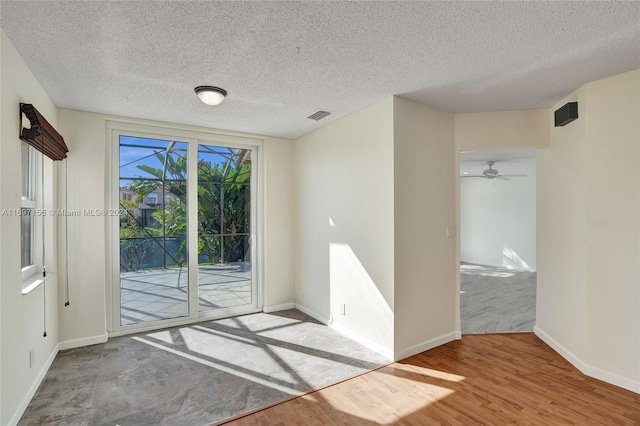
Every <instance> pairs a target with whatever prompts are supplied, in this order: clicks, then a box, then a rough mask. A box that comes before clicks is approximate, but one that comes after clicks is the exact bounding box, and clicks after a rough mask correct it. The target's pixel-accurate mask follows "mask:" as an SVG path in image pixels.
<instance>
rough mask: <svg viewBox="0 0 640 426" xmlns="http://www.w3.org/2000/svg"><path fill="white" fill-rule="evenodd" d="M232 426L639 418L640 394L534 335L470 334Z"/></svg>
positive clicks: (624, 421)
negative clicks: (593, 374)
mask: <svg viewBox="0 0 640 426" xmlns="http://www.w3.org/2000/svg"><path fill="white" fill-rule="evenodd" d="M225 424H226V425H229V426H230V425H233V426H247V425H260V426H268V425H273V426H285V425H286V426H289V425H436V424H437V425H462V424H464V425H480V424H485V425H505V424H514V425H518V424H523V425H524V424H527V425H569V424H573V425H640V395H639V394H636V393H633V392H630V391H627V390H624V389H621V388H618V387H616V386H613V385H610V384H607V383H604V382H601V381H599V380H596V379H593V378H590V377H587V376H585V375H583V374H582V373H580V372H579V371H578V370H577V369H576V368H574V367H573V366H572V365H571V364H569V363H568V362H567V361H566V360H564V359H563V358H562V357H561V356H560V355H558V354H557V353H556V352H554V351H553V350H552V349H551V348H550V347H548V346H547V345H546V344H545V343H543V342H542V341H541V340H540V339H538V338H537V337H536V336H535V335H534V334H533V333H516V334H485V335H470V336H464V337H463V339H462V340H461V341H454V342H450V343H448V344H446V345H443V346H440V347H438V348H435V349H432V350H430V351H427V352H423V353H421V354H418V355H415V356H413V357H410V358H407V359H405V360H403V361H400V362H397V363H394V364H391V365H388V366H386V367H382V368H380V369H378V370H375V371H372V372H369V373H366V374H363V375H361V376H359V377H356V378H353V379H350V380H347V381H344V382H342V383H339V384H337V385H333V386H330V387H328V388H325V389H322V390H320V391H317V392H313V393H310V394H307V395H305V396H302V397H298V398H295V399H293V400H290V401H287V402H284V403H282V404H279V405H275V406H273V407H271V408H268V409H265V410H262V411H258V412H256V413H253V414H251V415H249V416H246V417H242V418H240V419H236V420H234V421H231V422H227V423H225Z"/></svg>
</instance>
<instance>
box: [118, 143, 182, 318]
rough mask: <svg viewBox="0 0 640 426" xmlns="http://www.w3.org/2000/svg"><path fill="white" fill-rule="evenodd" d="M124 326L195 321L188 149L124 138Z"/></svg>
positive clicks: (121, 235)
mask: <svg viewBox="0 0 640 426" xmlns="http://www.w3.org/2000/svg"><path fill="white" fill-rule="evenodd" d="M119 151H120V155H119V158H120V164H119V170H120V173H119V187H120V188H119V197H118V198H119V208H120V211H121V214H120V226H119V231H120V232H119V241H120V313H119V316H120V325H121V326H128V325H133V324H140V323H146V322H152V321H160V320H166V319H171V318H178V317H186V316H188V315H189V286H188V282H189V279H188V268H187V266H188V265H187V258H188V257H187V143H186V142H178V141H171V140H160V139H149V138H142V137H132V136H120V137H119Z"/></svg>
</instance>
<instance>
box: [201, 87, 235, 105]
mask: <svg viewBox="0 0 640 426" xmlns="http://www.w3.org/2000/svg"><path fill="white" fill-rule="evenodd" d="M193 90H194V92H196V95H198V98H200V100H201V101H202V102H204V103H205V104H207V105H218V104H219V103H220V102H222V101H224V98H225V97H226V96H227V91H226V90H224V89H221V88H219V87H214V86H198V87H196V88H195V89H193Z"/></svg>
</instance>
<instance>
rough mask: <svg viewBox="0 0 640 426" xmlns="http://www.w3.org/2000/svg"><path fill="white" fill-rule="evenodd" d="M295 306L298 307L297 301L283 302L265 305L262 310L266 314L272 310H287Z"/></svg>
mask: <svg viewBox="0 0 640 426" xmlns="http://www.w3.org/2000/svg"><path fill="white" fill-rule="evenodd" d="M295 308H296V304H295V303H283V304H281V305H273V306H264V307H263V308H262V312H264V313H265V314H268V313H271V312H278V311H286V310H287V309H295Z"/></svg>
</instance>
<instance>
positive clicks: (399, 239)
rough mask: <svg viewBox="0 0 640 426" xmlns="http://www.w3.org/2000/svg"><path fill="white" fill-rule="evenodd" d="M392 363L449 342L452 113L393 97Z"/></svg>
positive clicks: (453, 268) (452, 286)
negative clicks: (393, 282) (393, 279)
mask: <svg viewBox="0 0 640 426" xmlns="http://www.w3.org/2000/svg"><path fill="white" fill-rule="evenodd" d="M393 117H394V206H395V213H394V218H395V225H394V229H395V234H394V247H395V253H394V260H395V266H394V271H395V287H394V293H395V307H396V309H395V325H394V330H395V331H394V335H395V352H396V354H395V358H396V359H401V358H404V357H406V356H410V355H413V354H415V353H418V352H421V351H424V350H427V349H430V348H432V347H434V346H437V345H439V344H443V343H446V342H447V341H450V340H453V339H454V338H455V333H454V332H455V312H456V306H455V303H456V298H455V282H456V275H457V274H456V263H455V239H451V238H447V233H446V229H447V227H449V226H454V218H455V210H454V209H455V199H454V193H455V191H454V187H455V170H454V165H455V158H454V157H455V155H454V154H455V150H454V121H453V120H454V117H453V114H451V113H449V112H446V111H442V110H439V109H436V108H431V107H428V106H425V105H422V104H418V103H415V102H412V101H408V100H406V99H402V98H394V110H393Z"/></svg>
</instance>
